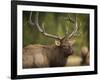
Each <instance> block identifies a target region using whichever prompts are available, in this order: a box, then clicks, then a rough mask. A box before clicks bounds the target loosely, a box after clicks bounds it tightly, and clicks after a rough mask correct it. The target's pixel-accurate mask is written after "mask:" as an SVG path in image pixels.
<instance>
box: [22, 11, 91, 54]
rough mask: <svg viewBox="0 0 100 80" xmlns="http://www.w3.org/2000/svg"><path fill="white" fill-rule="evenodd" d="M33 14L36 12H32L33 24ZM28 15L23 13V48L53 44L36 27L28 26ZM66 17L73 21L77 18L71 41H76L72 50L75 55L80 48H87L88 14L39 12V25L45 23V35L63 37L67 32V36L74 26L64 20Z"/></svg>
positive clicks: (28, 13) (50, 39) (52, 40)
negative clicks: (75, 31) (32, 45)
mask: <svg viewBox="0 0 100 80" xmlns="http://www.w3.org/2000/svg"><path fill="white" fill-rule="evenodd" d="M35 14H36V12H33V15H32V20H33V22H34V19H35ZM29 15H30V12H29V11H23V47H25V46H27V45H29V44H43V45H47V44H54V39H52V38H48V37H45V36H44V35H42V34H41V33H40V32H39V31H38V30H37V28H36V26H32V25H30V24H29ZM68 15H69V16H70V17H71V18H72V19H73V20H75V16H77V22H78V31H77V33H76V36H74V37H73V38H72V39H75V40H76V42H75V45H74V49H75V52H76V54H79V53H80V49H81V47H82V46H87V47H89V14H80V13H77V14H75V13H55V12H54V13H53V12H40V13H39V24H40V25H41V24H42V23H43V22H44V23H45V30H46V32H47V33H50V34H54V35H59V36H64V35H65V33H66V31H67V32H68V34H67V35H69V34H70V33H71V32H72V31H73V27H74V26H73V24H72V23H71V22H70V21H67V20H66V19H67V17H68Z"/></svg>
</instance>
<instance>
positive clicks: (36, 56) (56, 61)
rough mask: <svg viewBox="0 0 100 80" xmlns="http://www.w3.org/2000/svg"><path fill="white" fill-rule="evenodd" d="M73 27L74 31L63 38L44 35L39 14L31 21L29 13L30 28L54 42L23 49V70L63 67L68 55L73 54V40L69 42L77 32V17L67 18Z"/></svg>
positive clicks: (31, 45) (32, 45)
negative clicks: (73, 18)
mask: <svg viewBox="0 0 100 80" xmlns="http://www.w3.org/2000/svg"><path fill="white" fill-rule="evenodd" d="M68 20H69V21H71V22H72V23H73V25H74V28H73V29H74V30H73V31H72V32H71V33H70V34H69V35H68V36H66V35H67V33H66V34H65V35H64V36H63V37H59V36H57V35H52V34H49V33H46V31H45V28H44V26H45V25H44V23H42V25H41V26H40V25H39V12H37V13H36V15H35V21H34V22H33V21H32V12H30V16H29V22H30V24H31V25H32V26H35V27H37V29H38V31H39V32H41V33H42V34H43V35H44V36H46V37H48V38H52V39H54V40H55V44H52V45H40V44H30V45H28V46H26V47H24V48H23V61H22V62H23V68H41V67H63V66H65V63H66V59H67V58H68V56H69V55H72V54H73V48H72V45H73V44H74V42H75V40H71V38H72V36H73V35H74V34H75V33H76V32H77V29H78V25H77V17H75V20H72V18H70V17H68Z"/></svg>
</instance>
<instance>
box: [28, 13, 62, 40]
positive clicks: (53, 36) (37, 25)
mask: <svg viewBox="0 0 100 80" xmlns="http://www.w3.org/2000/svg"><path fill="white" fill-rule="evenodd" d="M38 17H39V12H37V13H36V15H35V23H33V22H32V12H31V13H30V24H32V25H36V27H37V28H38V30H39V31H40V32H41V33H43V35H45V36H47V37H50V38H54V39H57V40H61V38H60V37H59V36H56V35H52V34H48V33H46V32H45V28H44V23H42V28H41V27H40V25H39V23H38V22H39V20H38Z"/></svg>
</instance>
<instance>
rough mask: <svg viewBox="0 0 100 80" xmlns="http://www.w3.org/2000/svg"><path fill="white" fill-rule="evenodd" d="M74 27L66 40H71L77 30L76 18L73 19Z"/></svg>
mask: <svg viewBox="0 0 100 80" xmlns="http://www.w3.org/2000/svg"><path fill="white" fill-rule="evenodd" d="M74 23H75V27H74V30H73V32H72V33H71V34H70V35H69V36H68V39H69V38H71V37H72V36H73V35H74V34H75V33H76V32H77V30H78V23H77V17H75V22H74Z"/></svg>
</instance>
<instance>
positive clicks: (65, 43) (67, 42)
mask: <svg viewBox="0 0 100 80" xmlns="http://www.w3.org/2000/svg"><path fill="white" fill-rule="evenodd" d="M67 20H68V21H70V22H71V23H73V25H74V30H73V31H72V32H71V33H70V34H69V35H67V33H68V32H67V31H66V33H65V35H64V36H63V37H61V36H57V35H53V34H49V33H47V32H46V31H45V28H44V27H45V24H44V23H42V25H41V26H40V24H39V12H37V13H36V15H35V21H34V23H33V21H32V12H30V16H29V22H30V24H31V25H33V26H36V27H37V29H38V31H39V32H41V33H42V34H43V35H44V36H46V37H49V38H52V39H55V45H56V46H57V47H59V48H60V50H61V51H62V52H63V53H64V54H65V55H67V56H68V55H71V54H72V53H73V49H72V45H73V44H74V42H75V40H71V38H72V37H73V36H74V35H75V33H76V32H77V30H78V25H77V17H75V20H73V19H72V18H71V17H70V16H68V18H67Z"/></svg>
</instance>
